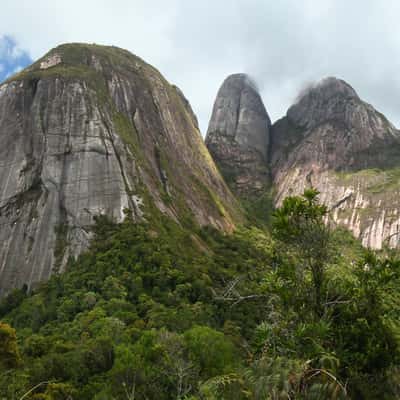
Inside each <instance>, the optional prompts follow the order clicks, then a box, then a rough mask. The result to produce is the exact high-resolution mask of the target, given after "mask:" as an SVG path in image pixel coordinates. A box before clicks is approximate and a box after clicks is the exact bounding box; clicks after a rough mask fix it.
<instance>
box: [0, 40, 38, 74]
mask: <svg viewBox="0 0 400 400" xmlns="http://www.w3.org/2000/svg"><path fill="white" fill-rule="evenodd" d="M29 64H32V59H31V58H30V56H29V54H28V53H27V52H26V51H25V50H23V49H21V48H20V47H19V46H18V44H17V42H16V41H15V40H14V39H13V38H12V37H10V36H0V82H3V81H4V80H5V79H7V78H8V77H9V76H11V75H13V74H15V73H16V72H18V71H19V70H21V69H23V68H25V67H26V66H28V65H29Z"/></svg>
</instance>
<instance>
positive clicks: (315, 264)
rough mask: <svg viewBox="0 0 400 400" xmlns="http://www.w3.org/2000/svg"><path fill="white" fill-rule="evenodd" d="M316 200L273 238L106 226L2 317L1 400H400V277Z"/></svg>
mask: <svg viewBox="0 0 400 400" xmlns="http://www.w3.org/2000/svg"><path fill="white" fill-rule="evenodd" d="M316 196H317V194H316V193H315V192H314V191H308V192H306V193H305V197H291V198H288V199H286V200H285V202H284V203H283V205H282V207H281V208H280V209H279V210H277V211H276V212H275V214H274V217H273V218H272V234H269V233H268V232H266V231H263V230H260V229H257V228H254V227H247V228H241V229H238V230H237V231H236V232H235V233H233V234H231V235H226V234H222V233H220V232H219V231H217V230H214V229H211V228H192V229H191V230H186V229H183V228H181V227H179V226H178V225H176V224H175V223H174V222H172V221H171V220H170V219H168V218H163V219H162V220H161V222H159V223H158V224H157V226H155V225H154V224H151V223H150V222H148V223H143V224H134V223H132V222H131V220H130V218H127V219H126V220H125V221H124V222H123V223H120V224H115V223H113V222H111V221H109V220H107V219H106V218H104V217H100V218H97V221H96V224H95V226H94V232H93V235H94V236H93V240H92V242H91V246H90V249H89V250H88V251H87V252H86V253H84V254H82V255H81V256H80V257H79V258H78V259H77V260H70V263H69V266H68V271H67V272H66V273H64V274H60V275H54V276H53V277H52V278H51V279H50V281H49V282H47V283H45V284H43V285H42V286H40V287H38V288H37V289H35V290H34V291H33V292H32V293H30V294H27V293H26V290H15V291H14V292H12V293H11V294H10V295H9V296H8V297H7V298H5V299H3V300H2V301H1V303H0V318H1V321H2V322H1V323H0V339H1V340H0V355H1V360H0V361H1V362H0V398H5V399H21V398H24V399H32V400H34V399H36V400H39V399H40V400H61V399H63V400H67V399H80V400H82V399H88V400H89V399H97V400H100V399H130V400H133V399H137V400H142V399H143V400H145V399H160V400H162V399H181V400H183V399H186V400H189V399H190V400H200V399H209V400H211V399H213V400H216V399H228V400H229V399H232V400H233V399H238V400H242V399H243V400H245V399H254V400H258V399H260V400H261V399H287V398H291V399H346V398H352V399H376V398H382V399H395V398H398V396H399V394H400V381H399V379H398V372H399V369H398V366H399V355H400V353H399V340H400V328H399V323H398V321H399V316H400V295H399V294H398V287H399V283H400V261H399V260H397V259H396V258H393V257H390V258H386V257H383V255H382V256H378V255H376V254H373V253H371V252H365V251H364V250H362V249H361V246H360V245H359V243H358V242H357V241H356V240H355V239H352V238H351V236H350V235H349V234H348V233H347V232H346V231H344V230H338V231H334V232H332V231H330V230H329V229H327V228H326V227H325V225H324V224H323V218H324V216H325V213H326V208H325V207H324V206H321V205H319V204H318V203H317V197H316ZM31 389H33V390H31ZM23 396H25V397H23Z"/></svg>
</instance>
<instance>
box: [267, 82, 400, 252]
mask: <svg viewBox="0 0 400 400" xmlns="http://www.w3.org/2000/svg"><path fill="white" fill-rule="evenodd" d="M271 170H272V174H273V180H274V186H275V190H276V197H275V203H276V204H277V205H279V204H280V202H281V201H282V200H283V198H284V197H286V196H287V195H290V194H300V193H302V192H303V190H304V188H305V187H307V186H311V185H312V186H314V187H316V188H317V189H318V190H319V191H320V192H321V196H320V198H321V200H322V201H323V202H324V203H326V204H327V205H328V206H329V207H330V209H331V217H332V221H334V222H335V223H337V224H341V225H344V226H346V227H348V228H349V229H350V230H351V231H352V232H353V233H354V235H355V236H356V237H359V238H360V239H361V240H362V242H363V244H364V245H365V246H369V247H373V248H381V247H382V246H383V245H384V244H385V243H387V244H390V245H391V246H395V245H397V243H398V242H399V241H400V235H398V234H397V232H398V231H399V222H400V220H399V217H400V215H399V212H400V200H399V199H400V197H399V194H400V193H399V192H400V181H399V178H400V174H399V172H400V135H399V132H398V131H397V130H396V129H395V128H394V126H393V125H392V124H391V123H390V122H389V121H388V120H387V119H386V118H385V117H384V116H383V115H382V114H380V113H379V112H378V111H376V110H375V109H374V108H373V107H372V106H371V105H369V104H367V103H365V102H363V101H362V100H361V99H360V98H359V97H358V95H357V93H356V92H355V91H354V89H353V88H352V87H351V86H349V85H348V84H347V83H345V82H344V81H341V80H339V79H336V78H327V79H324V80H322V81H321V82H319V83H317V84H316V85H314V86H311V87H309V88H308V89H307V90H305V91H304V92H303V93H302V94H301V95H300V96H299V99H298V101H297V102H296V104H294V105H293V106H292V107H291V108H290V109H289V110H288V112H287V115H286V117H284V118H282V119H281V120H279V121H277V122H276V123H275V124H274V126H273V128H272V136H271ZM399 233H400V232H399Z"/></svg>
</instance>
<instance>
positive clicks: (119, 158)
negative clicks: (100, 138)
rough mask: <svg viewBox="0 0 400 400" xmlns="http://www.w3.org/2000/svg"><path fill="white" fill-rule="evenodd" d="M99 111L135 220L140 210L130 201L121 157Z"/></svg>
mask: <svg viewBox="0 0 400 400" xmlns="http://www.w3.org/2000/svg"><path fill="white" fill-rule="evenodd" d="M99 111H100V115H101V119H102V122H103V124H104V126H105V128H106V130H107V134H108V137H109V139H110V143H111V146H112V147H113V150H114V154H115V158H116V159H117V162H118V166H119V170H120V173H121V176H122V180H123V182H124V186H125V194H126V196H127V198H128V203H129V207H130V209H131V210H132V211H133V213H134V216H135V218H136V219H138V218H139V216H140V210H138V209H137V206H136V204H135V202H134V201H133V200H132V197H131V192H132V190H131V188H130V186H129V182H128V178H127V177H126V174H125V169H124V165H123V163H122V160H121V157H120V155H119V152H118V149H117V147H116V146H115V143H114V139H113V134H112V131H111V129H110V126H109V124H108V122H107V120H106V118H105V116H104V115H103V113H102V112H101V110H99Z"/></svg>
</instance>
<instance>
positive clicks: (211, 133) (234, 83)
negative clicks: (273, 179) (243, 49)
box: [206, 74, 271, 157]
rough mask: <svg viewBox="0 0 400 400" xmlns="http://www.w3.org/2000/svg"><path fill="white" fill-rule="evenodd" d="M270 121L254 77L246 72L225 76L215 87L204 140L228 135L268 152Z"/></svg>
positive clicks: (260, 150)
mask: <svg viewBox="0 0 400 400" xmlns="http://www.w3.org/2000/svg"><path fill="white" fill-rule="evenodd" d="M270 125H271V121H270V118H269V116H268V113H267V111H266V109H265V107H264V103H263V101H262V99H261V97H260V94H259V93H258V90H257V86H256V84H255V83H254V81H253V80H252V79H251V78H250V77H249V76H248V75H246V74H233V75H230V76H228V78H226V79H225V81H224V82H223V84H222V86H221V88H220V89H219V91H218V94H217V98H216V100H215V103H214V108H213V112H212V116H211V119H210V123H209V126H208V130H207V137H206V142H208V143H209V142H212V141H214V140H215V137H216V136H217V137H218V136H228V137H230V138H232V139H233V141H234V142H236V143H237V144H238V145H240V146H242V147H244V148H245V147H249V148H252V149H254V150H257V151H258V152H260V153H261V154H262V155H263V156H264V157H266V156H267V147H268V142H269V129H270Z"/></svg>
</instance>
